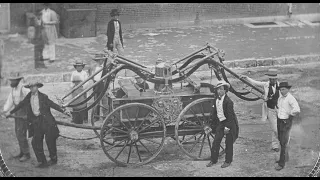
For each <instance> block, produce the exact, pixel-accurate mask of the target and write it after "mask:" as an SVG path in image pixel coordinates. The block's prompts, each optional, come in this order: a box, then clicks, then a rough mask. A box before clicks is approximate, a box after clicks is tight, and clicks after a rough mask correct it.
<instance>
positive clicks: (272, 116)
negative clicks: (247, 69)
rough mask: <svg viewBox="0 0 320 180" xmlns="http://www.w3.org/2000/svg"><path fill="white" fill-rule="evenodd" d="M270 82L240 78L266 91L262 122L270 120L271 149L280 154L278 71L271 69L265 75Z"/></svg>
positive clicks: (245, 77)
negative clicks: (277, 109) (277, 108)
mask: <svg viewBox="0 0 320 180" xmlns="http://www.w3.org/2000/svg"><path fill="white" fill-rule="evenodd" d="M265 75H266V76H267V77H268V78H269V81H267V82H261V81H256V80H253V79H251V78H249V77H248V76H243V75H241V76H240V77H241V78H243V79H246V80H248V81H249V82H250V83H251V84H253V85H255V86H258V87H261V88H263V89H264V102H263V104H262V118H261V119H262V121H266V120H267V119H268V121H269V124H270V127H271V129H272V134H271V137H272V142H271V149H272V150H273V151H275V152H279V150H280V143H279V140H278V138H277V136H278V133H277V111H276V105H277V101H278V98H279V90H278V87H279V82H278V74H277V69H269V70H268V72H267V73H266V74H265Z"/></svg>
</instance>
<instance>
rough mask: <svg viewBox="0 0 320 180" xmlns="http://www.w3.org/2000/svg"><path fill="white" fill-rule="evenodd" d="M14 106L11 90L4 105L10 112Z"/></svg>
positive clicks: (4, 108) (4, 109) (6, 110)
mask: <svg viewBox="0 0 320 180" xmlns="http://www.w3.org/2000/svg"><path fill="white" fill-rule="evenodd" d="M12 107H13V100H12V92H10V94H9V96H8V99H7V101H6V103H5V104H4V106H3V111H4V112H8V111H10V110H11V108H12Z"/></svg>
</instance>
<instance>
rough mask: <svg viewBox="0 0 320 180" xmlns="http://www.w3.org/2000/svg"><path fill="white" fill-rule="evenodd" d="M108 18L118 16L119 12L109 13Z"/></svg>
mask: <svg viewBox="0 0 320 180" xmlns="http://www.w3.org/2000/svg"><path fill="white" fill-rule="evenodd" d="M110 16H111V17H114V16H120V13H119V12H114V13H110Z"/></svg>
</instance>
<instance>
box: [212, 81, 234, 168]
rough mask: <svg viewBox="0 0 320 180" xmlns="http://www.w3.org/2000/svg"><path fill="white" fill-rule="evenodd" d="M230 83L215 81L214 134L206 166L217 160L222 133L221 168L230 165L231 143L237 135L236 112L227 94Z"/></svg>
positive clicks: (231, 156)
mask: <svg viewBox="0 0 320 180" xmlns="http://www.w3.org/2000/svg"><path fill="white" fill-rule="evenodd" d="M229 88H230V85H229V84H228V83H226V82H224V81H219V82H218V83H217V86H216V89H217V95H218V97H217V99H215V101H214V102H215V103H214V105H213V119H212V120H213V122H217V123H215V124H216V126H215V129H216V135H215V139H214V141H213V144H212V148H211V161H210V163H209V164H207V167H211V166H213V165H214V164H216V163H217V162H218V156H219V150H220V144H221V141H222V138H223V136H224V135H226V141H225V143H226V149H225V150H226V158H225V162H224V163H223V164H222V166H221V168H226V167H228V166H230V165H231V162H232V158H233V143H234V142H235V141H236V139H237V138H238V135H239V125H238V120H237V117H236V114H235V113H234V109H233V102H232V100H231V99H230V98H229V97H228V96H227V94H226V93H227V92H228V89H229Z"/></svg>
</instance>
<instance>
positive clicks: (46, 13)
mask: <svg viewBox="0 0 320 180" xmlns="http://www.w3.org/2000/svg"><path fill="white" fill-rule="evenodd" d="M43 6H44V9H43V10H42V11H41V14H42V15H41V21H42V25H43V31H42V33H43V36H44V37H45V38H46V43H45V45H44V49H43V59H49V62H51V63H52V62H54V61H55V60H56V39H57V38H58V34H57V29H56V24H57V23H58V17H57V14H56V12H54V11H53V10H52V9H50V3H43Z"/></svg>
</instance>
